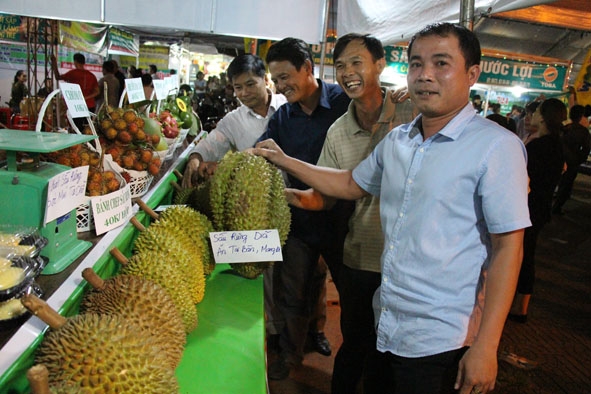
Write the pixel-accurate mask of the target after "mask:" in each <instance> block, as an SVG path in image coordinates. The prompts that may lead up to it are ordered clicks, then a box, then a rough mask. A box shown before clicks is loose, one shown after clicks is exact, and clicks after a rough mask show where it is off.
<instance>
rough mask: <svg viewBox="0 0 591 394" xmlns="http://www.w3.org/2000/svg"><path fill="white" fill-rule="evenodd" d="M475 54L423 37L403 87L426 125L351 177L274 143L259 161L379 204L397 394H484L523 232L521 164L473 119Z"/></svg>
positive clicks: (383, 348)
mask: <svg viewBox="0 0 591 394" xmlns="http://www.w3.org/2000/svg"><path fill="white" fill-rule="evenodd" d="M480 53H481V52H480V44H479V43H478V39H477V38H476V36H475V35H474V34H473V33H472V32H471V31H469V30H468V29H466V28H464V27H461V26H458V25H452V24H447V23H443V24H434V25H430V26H427V27H426V28H425V29H423V30H422V31H420V32H419V33H417V34H416V35H415V36H414V37H413V39H411V41H410V44H409V48H408V58H409V72H408V76H407V82H408V89H409V93H410V95H411V99H412V101H413V102H414V104H415V105H416V106H417V108H418V110H419V111H420V113H421V115H420V116H419V117H417V118H416V119H415V120H414V121H413V122H412V123H410V124H408V125H403V126H400V127H397V128H395V129H394V130H393V131H392V132H390V133H389V134H388V135H387V136H386V137H385V138H384V139H383V140H382V141H381V142H380V144H378V146H377V147H376V149H375V150H374V151H373V152H372V154H371V155H370V156H369V157H368V158H367V159H366V160H364V161H363V162H361V163H360V164H359V166H358V167H356V168H355V169H354V170H353V171H346V170H334V169H327V168H320V167H315V166H311V165H309V164H306V163H302V162H299V161H297V160H295V159H292V158H290V157H287V156H285V154H283V152H282V151H281V150H280V149H278V147H277V146H276V145H275V144H274V142H273V141H264V142H261V143H259V144H258V145H257V148H256V149H255V150H254V152H255V153H256V154H260V155H262V156H265V157H267V158H269V159H270V160H271V161H273V162H274V163H276V164H277V165H278V166H279V167H281V168H284V169H285V170H287V171H288V172H290V173H291V174H293V175H294V176H296V177H298V178H300V179H301V180H302V181H303V182H306V183H307V184H308V185H310V186H312V187H313V188H315V189H316V190H318V191H320V192H321V193H324V194H326V195H329V196H333V197H338V198H348V199H357V198H360V197H362V196H364V195H366V194H367V193H370V194H372V195H379V196H380V217H381V221H382V229H383V233H384V242H385V247H384V252H383V254H382V282H381V286H380V288H379V289H378V291H377V292H376V294H375V297H374V309H375V312H376V326H377V335H378V341H377V348H378V351H380V352H382V353H383V354H384V357H385V359H386V360H387V362H388V364H389V366H390V368H391V376H392V379H393V380H394V382H388V383H387V384H389V385H391V386H392V387H389V389H390V392H393V393H397V394H398V393H409V392H416V393H455V392H458V391H456V390H459V393H460V394H468V393H474V394H479V393H486V392H488V391H491V390H493V389H494V382H495V378H496V373H497V348H498V344H499V341H500V337H501V334H502V331H503V326H504V323H505V319H506V317H507V313H508V311H509V308H510V305H511V301H512V298H513V295H514V292H515V287H516V283H517V277H518V273H519V266H520V261H521V255H522V253H523V249H522V242H523V229H524V228H525V227H527V226H529V225H530V224H531V223H530V221H529V212H528V208H527V171H526V153H525V149H524V146H523V144H522V143H521V141H520V140H519V139H518V138H517V137H516V136H515V135H514V134H512V133H510V132H509V131H507V130H505V129H503V128H501V127H500V126H498V125H496V124H495V123H493V122H490V121H489V120H486V119H483V118H481V117H479V116H477V115H476V114H475V113H474V109H473V107H472V104H471V103H470V102H469V92H470V87H471V86H472V85H473V84H474V83H476V81H477V80H478V77H479V75H480V66H479V64H480Z"/></svg>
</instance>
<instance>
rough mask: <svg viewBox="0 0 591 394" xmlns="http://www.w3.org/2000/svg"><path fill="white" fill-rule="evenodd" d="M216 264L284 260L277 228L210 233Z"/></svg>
mask: <svg viewBox="0 0 591 394" xmlns="http://www.w3.org/2000/svg"><path fill="white" fill-rule="evenodd" d="M209 239H210V240H211V246H212V249H213V256H214V258H215V262H216V264H221V263H254V262H257V261H283V254H282V253H281V242H280V240H279V233H278V232H277V230H252V231H222V232H211V233H209Z"/></svg>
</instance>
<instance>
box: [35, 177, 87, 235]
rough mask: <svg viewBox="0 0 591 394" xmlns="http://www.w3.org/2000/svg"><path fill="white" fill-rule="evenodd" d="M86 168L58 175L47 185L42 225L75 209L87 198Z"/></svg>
mask: <svg viewBox="0 0 591 394" xmlns="http://www.w3.org/2000/svg"><path fill="white" fill-rule="evenodd" d="M87 178H88V166H83V167H76V168H72V169H71V170H67V171H64V172H62V173H61V174H58V175H56V176H54V177H52V178H51V179H49V182H48V184H47V201H46V203H45V221H44V224H47V223H49V222H51V221H52V220H54V219H57V218H59V217H60V216H63V215H65V214H66V213H68V212H70V211H72V210H74V209H76V208H77V207H78V205H80V204H82V203H83V202H84V201H85V199H86V198H87V197H86V196H85V195H84V193H85V192H86V179H87Z"/></svg>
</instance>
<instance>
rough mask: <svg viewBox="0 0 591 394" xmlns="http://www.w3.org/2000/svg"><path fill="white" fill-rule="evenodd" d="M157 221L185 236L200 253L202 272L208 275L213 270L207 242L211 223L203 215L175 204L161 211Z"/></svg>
mask: <svg viewBox="0 0 591 394" xmlns="http://www.w3.org/2000/svg"><path fill="white" fill-rule="evenodd" d="M158 222H159V224H160V225H162V226H164V227H166V228H169V229H170V231H171V232H173V233H177V234H179V237H180V234H183V235H185V236H187V237H188V239H189V241H190V242H191V243H192V244H193V245H195V246H196V247H197V248H198V249H199V251H200V253H201V256H202V258H201V260H202V262H203V270H204V273H205V274H206V275H209V274H211V273H212V272H213V270H214V269H215V260H214V258H213V251H212V250H211V245H210V243H209V233H210V232H212V231H213V225H212V223H211V222H210V221H209V219H208V218H207V217H206V216H205V215H203V214H201V213H199V212H197V211H196V210H194V209H193V208H190V207H185V206H181V205H177V206H172V207H169V208H167V209H165V210H164V211H162V212H161V213H160V217H159V219H158Z"/></svg>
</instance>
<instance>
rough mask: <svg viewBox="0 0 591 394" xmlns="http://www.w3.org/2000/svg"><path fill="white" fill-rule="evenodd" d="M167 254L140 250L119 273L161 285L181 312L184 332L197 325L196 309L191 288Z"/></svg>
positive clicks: (191, 329)
mask: <svg viewBox="0 0 591 394" xmlns="http://www.w3.org/2000/svg"><path fill="white" fill-rule="evenodd" d="M169 258H170V257H169V254H168V253H166V252H163V251H142V252H139V253H136V254H134V255H133V256H131V257H130V258H129V261H128V262H127V263H126V264H124V265H123V266H122V267H121V273H122V274H125V275H135V276H140V277H142V278H145V279H148V280H151V281H153V282H155V283H157V284H158V285H160V286H162V287H163V288H164V289H165V290H166V291H167V292H168V294H169V295H170V296H171V298H172V300H173V302H174V305H175V306H176V308H177V310H178V311H179V313H180V314H181V318H182V320H183V325H184V327H185V332H186V333H189V332H191V331H193V330H194V329H195V327H197V309H196V308H195V304H194V303H193V299H192V291H193V290H192V289H191V288H190V287H189V286H188V284H187V281H186V280H185V277H184V274H183V273H182V272H180V271H178V270H175V269H173V268H172V267H171V265H170V263H169V262H168V259H169Z"/></svg>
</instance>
